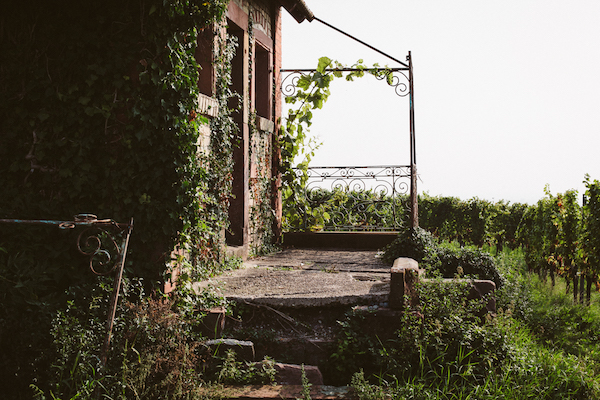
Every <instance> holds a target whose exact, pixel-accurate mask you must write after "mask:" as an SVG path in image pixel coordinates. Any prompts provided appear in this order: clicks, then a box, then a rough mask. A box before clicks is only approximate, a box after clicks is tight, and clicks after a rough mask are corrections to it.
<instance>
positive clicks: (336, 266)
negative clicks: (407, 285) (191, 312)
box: [202, 249, 390, 308]
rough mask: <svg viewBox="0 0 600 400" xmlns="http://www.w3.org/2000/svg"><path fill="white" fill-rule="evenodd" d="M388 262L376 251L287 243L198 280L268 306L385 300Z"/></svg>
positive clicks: (231, 295) (228, 294)
mask: <svg viewBox="0 0 600 400" xmlns="http://www.w3.org/2000/svg"><path fill="white" fill-rule="evenodd" d="M389 271H390V266H389V265H386V264H385V263H383V262H382V261H381V260H380V259H379V258H378V257H377V252H376V251H340V250H330V251H327V250H322V249H317V250H315V249H312V250H311V249H287V250H284V251H282V252H280V253H277V254H274V255H272V256H268V257H260V258H257V259H255V260H250V261H248V262H246V263H244V265H243V267H242V268H240V269H238V270H235V271H230V272H227V273H225V274H223V275H221V276H218V277H215V278H212V279H210V280H209V281H207V282H203V283H202V286H207V285H212V286H213V287H215V288H218V290H220V291H221V292H222V294H223V295H224V296H225V297H226V298H228V299H230V300H235V301H239V302H251V303H255V304H262V305H268V306H271V307H278V308H279V307H290V308H302V307H322V306H337V305H363V304H378V303H386V302H387V301H388V297H389V291H390V285H389V281H390V272H389Z"/></svg>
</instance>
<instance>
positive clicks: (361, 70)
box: [279, 57, 393, 229]
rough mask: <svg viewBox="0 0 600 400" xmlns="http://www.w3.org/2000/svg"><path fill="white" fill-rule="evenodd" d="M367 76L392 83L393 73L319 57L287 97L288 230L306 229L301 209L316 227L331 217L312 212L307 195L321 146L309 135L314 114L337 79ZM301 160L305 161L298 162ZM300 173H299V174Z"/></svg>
mask: <svg viewBox="0 0 600 400" xmlns="http://www.w3.org/2000/svg"><path fill="white" fill-rule="evenodd" d="M365 74H370V75H373V76H375V77H377V78H380V79H385V80H386V82H387V83H388V84H390V85H391V84H392V81H393V75H392V71H391V70H389V69H387V68H383V69H382V68H380V66H379V65H378V64H374V65H373V67H367V66H366V65H365V64H364V63H363V60H358V62H356V63H355V64H354V65H352V66H351V67H350V68H346V66H345V65H344V64H342V63H340V62H338V61H335V60H332V59H330V58H328V57H321V58H319V62H318V64H317V68H316V70H315V71H314V72H312V73H307V74H303V75H302V76H301V77H300V78H299V79H298V80H297V81H296V82H295V85H296V88H297V90H296V91H295V92H294V93H293V94H292V95H290V96H287V97H286V98H285V101H286V103H288V104H292V105H294V106H296V105H297V107H295V108H291V109H290V110H289V111H288V115H287V117H286V118H285V120H284V122H283V123H282V126H281V133H280V139H279V146H280V148H281V174H282V194H283V196H282V197H283V215H284V220H285V221H284V224H285V225H286V228H288V229H290V228H291V229H300V228H303V226H302V224H303V223H304V221H305V220H306V216H304V215H298V211H297V210H298V209H299V208H300V209H304V210H305V212H306V213H307V214H310V216H311V217H312V218H309V221H311V223H309V224H311V225H312V222H314V223H315V224H316V225H322V223H323V222H324V221H325V220H327V219H328V218H329V215H328V213H327V212H326V210H325V209H323V208H322V207H320V208H318V209H311V208H310V207H309V205H308V202H307V201H306V197H305V195H304V185H305V183H306V179H307V173H306V172H307V169H308V165H309V163H310V161H311V158H312V157H313V155H314V153H315V151H316V149H317V148H318V147H319V144H318V143H317V142H316V141H315V140H314V138H311V137H309V136H308V131H309V128H310V126H311V124H312V117H313V111H314V110H316V109H321V108H323V105H324V104H325V102H326V101H327V99H328V98H329V95H330V94H331V92H330V89H329V86H330V84H331V82H332V81H333V80H334V79H335V78H342V77H344V78H345V79H346V80H347V81H353V80H354V79H356V78H361V77H363V76H365ZM298 157H302V160H301V161H300V162H299V163H297V162H296V161H297V160H298ZM298 170H299V171H300V174H298V173H297V172H296V171H298Z"/></svg>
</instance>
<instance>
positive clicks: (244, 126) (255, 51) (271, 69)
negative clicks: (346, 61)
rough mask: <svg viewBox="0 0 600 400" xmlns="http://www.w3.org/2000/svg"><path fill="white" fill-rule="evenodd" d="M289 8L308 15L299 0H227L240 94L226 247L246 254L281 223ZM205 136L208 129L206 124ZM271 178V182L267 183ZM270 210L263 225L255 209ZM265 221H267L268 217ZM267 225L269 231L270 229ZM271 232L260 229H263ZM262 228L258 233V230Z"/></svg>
mask: <svg viewBox="0 0 600 400" xmlns="http://www.w3.org/2000/svg"><path fill="white" fill-rule="evenodd" d="M283 10H286V11H287V12H289V13H290V14H291V15H292V16H293V17H294V19H295V20H296V21H298V22H299V23H300V22H302V21H304V20H308V21H310V20H312V19H313V15H312V12H311V11H310V10H309V9H308V7H307V6H306V4H305V3H304V1H303V0H231V1H230V2H229V4H228V9H227V14H226V16H227V27H223V29H224V30H226V32H227V34H228V35H230V36H233V37H235V38H236V39H237V43H238V48H237V52H236V55H235V57H234V59H233V62H232V75H233V76H232V80H233V88H232V89H233V90H234V91H235V92H236V93H238V94H239V95H240V96H241V100H240V103H239V104H236V105H235V106H238V107H239V111H238V112H236V113H235V114H234V119H235V121H236V124H237V127H238V134H239V146H238V147H237V148H236V149H235V151H234V163H235V166H234V171H233V197H232V198H231V199H230V208H229V219H230V223H231V225H230V228H229V230H227V232H226V233H225V234H226V242H227V245H228V246H229V249H230V251H232V252H233V253H234V254H236V255H238V256H241V257H242V258H246V257H247V256H248V254H249V252H250V251H251V248H253V247H254V248H256V247H260V246H262V245H263V244H267V243H262V242H263V241H265V240H269V239H268V238H267V237H276V236H277V235H278V234H279V232H280V228H281V196H280V195H279V191H278V186H277V181H276V180H273V178H276V176H277V168H278V151H277V146H276V145H275V144H276V137H277V132H278V131H279V124H280V118H281V110H282V107H281V92H280V90H279V86H280V82H281V78H280V72H279V70H280V68H281V60H282V57H281V52H282V37H281V15H282V12H283ZM213 45H214V44H213V42H212V38H211V37H206V38H204V45H203V46H199V49H198V55H197V58H198V60H199V63H200V65H201V66H203V70H202V71H201V74H200V82H199V85H200V88H201V91H202V93H204V95H202V96H201V101H200V104H201V106H202V107H203V110H202V111H203V112H204V113H205V114H206V115H207V116H208V117H210V116H211V113H212V112H211V110H214V109H215V107H216V103H215V100H214V99H213V98H211V95H212V94H213V90H214V80H213V78H214V74H213V72H212V69H211V59H210V57H211V55H212V54H213V52H212V51H211V46H213ZM205 129H206V132H205V137H206V138H208V136H209V134H210V132H209V128H208V127H206V128H205ZM267 182H271V184H267ZM261 209H262V210H268V211H266V212H271V213H273V211H274V221H272V222H273V223H272V226H265V225H264V223H265V221H264V220H262V219H261V218H260V216H259V215H257V214H258V213H260V210H261ZM268 225H271V224H270V223H269V224H268ZM271 229H272V231H271ZM266 231H269V233H274V236H273V235H270V234H269V235H264V232H266ZM261 232H262V233H263V234H261Z"/></svg>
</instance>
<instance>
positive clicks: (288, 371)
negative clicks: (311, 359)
mask: <svg viewBox="0 0 600 400" xmlns="http://www.w3.org/2000/svg"><path fill="white" fill-rule="evenodd" d="M275 371H277V375H276V376H275V382H277V383H278V384H280V385H302V366H301V365H296V364H282V363H276V364H275ZM304 373H305V374H306V378H308V382H309V383H311V384H313V385H322V384H323V375H322V374H321V371H320V370H319V367H316V366H314V365H305V366H304Z"/></svg>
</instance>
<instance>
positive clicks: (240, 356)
mask: <svg viewBox="0 0 600 400" xmlns="http://www.w3.org/2000/svg"><path fill="white" fill-rule="evenodd" d="M204 346H205V348H206V349H207V351H210V353H211V355H212V356H217V357H224V356H225V353H226V352H227V350H233V351H235V354H236V360H237V361H248V362H252V361H254V358H255V352H254V343H252V342H250V341H246V340H237V339H213V340H208V341H206V342H205V343H204Z"/></svg>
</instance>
